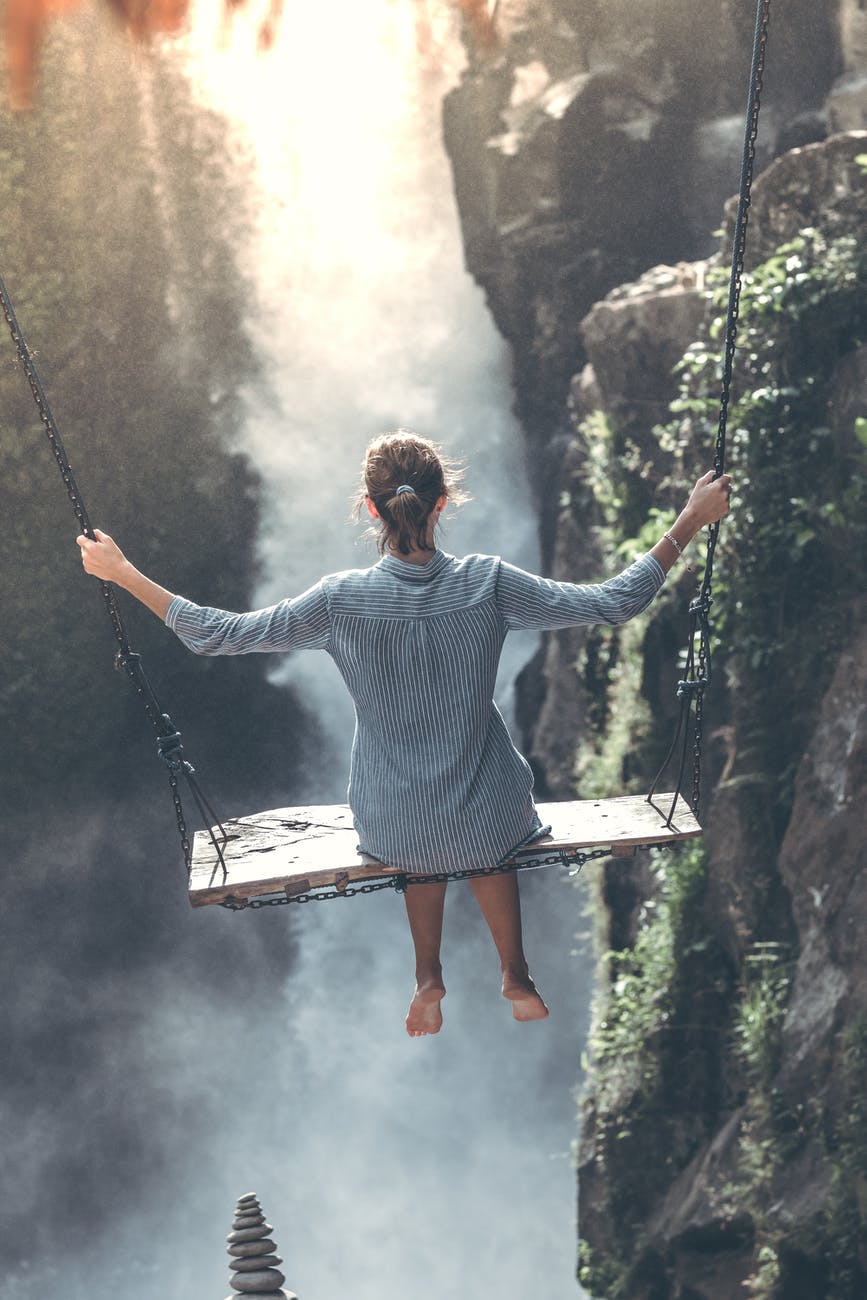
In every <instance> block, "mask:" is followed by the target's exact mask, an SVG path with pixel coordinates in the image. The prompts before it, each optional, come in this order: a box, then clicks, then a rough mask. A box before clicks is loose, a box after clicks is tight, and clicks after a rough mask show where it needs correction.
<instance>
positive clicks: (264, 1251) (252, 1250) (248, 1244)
mask: <svg viewBox="0 0 867 1300" xmlns="http://www.w3.org/2000/svg"><path fill="white" fill-rule="evenodd" d="M276 1249H277V1243H276V1241H270V1240H269V1239H268V1238H267V1237H265V1238H263V1240H262V1241H239V1242H238V1243H237V1245H235V1246H230V1247H229V1254H230V1255H235V1256H237V1257H238V1258H240V1259H248V1258H249V1257H250V1256H251V1255H273V1253H274V1251H275V1250H276Z"/></svg>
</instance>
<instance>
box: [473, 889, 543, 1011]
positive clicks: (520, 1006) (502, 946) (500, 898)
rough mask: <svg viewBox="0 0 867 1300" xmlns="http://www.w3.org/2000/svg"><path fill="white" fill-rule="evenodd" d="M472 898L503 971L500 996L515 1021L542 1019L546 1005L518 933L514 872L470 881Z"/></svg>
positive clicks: (518, 902) (519, 903)
mask: <svg viewBox="0 0 867 1300" xmlns="http://www.w3.org/2000/svg"><path fill="white" fill-rule="evenodd" d="M470 884H471V885H472V888H473V893H474V894H475V896H476V901H477V902H478V904H479V907H480V908H481V909H482V915H483V916H484V918H485V920H486V921H487V923H488V929H489V930H490V932H491V938H492V939H493V941H494V944H495V945H496V949H497V953H498V954H499V958H500V966H501V968H502V971H503V997H504V998H508V999H509V1001H510V1002H511V1004H512V1015H513V1016H514V1017H515V1019H516V1020H544V1019H545V1017H546V1016H547V1014H548V1008H547V1007H546V1006H545V1003H544V1002H543V1001H542V999H541V997H540V996H539V994H538V992H537V990H536V985H535V984H534V983H533V981H532V980H531V978H530V972H529V970H528V969H527V959H526V957H525V956H524V940H523V935H522V932H521V898H520V894H519V893H518V875H517V872H515V871H509V872H505V873H504V874H503V875H499V876H475V877H473V878H472V879H471V880H470Z"/></svg>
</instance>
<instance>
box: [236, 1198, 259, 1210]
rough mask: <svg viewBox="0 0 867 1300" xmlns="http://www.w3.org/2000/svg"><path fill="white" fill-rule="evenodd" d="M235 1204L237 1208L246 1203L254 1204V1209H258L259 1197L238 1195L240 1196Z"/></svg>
mask: <svg viewBox="0 0 867 1300" xmlns="http://www.w3.org/2000/svg"><path fill="white" fill-rule="evenodd" d="M236 1204H237V1206H238V1209H240V1208H241V1206H246V1205H255V1206H256V1209H257V1210H258V1208H259V1198H258V1196H240V1197H239V1198H238V1200H237V1202H236Z"/></svg>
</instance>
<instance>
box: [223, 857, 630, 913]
mask: <svg viewBox="0 0 867 1300" xmlns="http://www.w3.org/2000/svg"><path fill="white" fill-rule="evenodd" d="M642 847H644V846H642ZM610 856H611V849H610V848H607V849H591V850H590V852H589V853H584V852H582V851H581V850H579V849H562V850H559V851H558V852H557V853H549V854H547V855H545V856H540V857H533V858H531V859H530V860H529V861H527V862H518V861H516V860H514V859H512V860H511V861H509V862H501V863H498V864H497V866H494V867H474V868H469V869H468V870H465V871H454V872H446V871H438V872H436V873H434V874H431V875H424V876H411V875H406V874H405V873H402V872H397V873H395V874H394V875H389V876H387V877H385V878H384V879H382V880H372V881H365V883H364V884H363V885H349V886H347V887H346V888H345V889H338V888H337V886H336V885H333V886H331V887H330V888H329V889H319V890H316V891H311V892H308V893H305V894H285V893H281V894H267V895H264V896H262V897H259V898H240V897H238V896H237V895H234V894H230V895H229V896H228V897H227V898H224V899H221V900H220V904H219V906H220V907H225V908H227V909H228V910H229V911H230V912H243V911H245V910H246V909H247V908H249V909H251V910H252V911H256V909H257V908H260V907H284V906H285V905H286V904H287V903H327V902H330V901H331V900H332V899H335V898H354V897H355V895H356V894H376V893H379V891H380V890H382V889H394V890H396V891H397V893H399V894H402V893H405V892H406V889H407V887H408V886H410V885H439V884H448V883H449V882H450V881H452V880H476V879H479V878H480V877H484V876H501V875H506V874H508V873H509V872H512V871H520V870H522V869H523V870H529V869H531V868H535V867H571V868H573V870H572V871H571V873H570V874H571V875H575V876H577V875H578V874H579V872H580V871H581V868H582V867H583V866H585V865H586V863H588V862H591V861H592V860H593V859H594V858H608V857H610Z"/></svg>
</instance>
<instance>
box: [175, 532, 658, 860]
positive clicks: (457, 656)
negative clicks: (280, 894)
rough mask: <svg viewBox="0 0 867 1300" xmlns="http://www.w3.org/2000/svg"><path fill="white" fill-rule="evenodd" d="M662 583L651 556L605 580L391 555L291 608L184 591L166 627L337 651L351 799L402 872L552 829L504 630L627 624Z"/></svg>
mask: <svg viewBox="0 0 867 1300" xmlns="http://www.w3.org/2000/svg"><path fill="white" fill-rule="evenodd" d="M664 579H665V573H664V571H663V569H662V566H661V565H660V564H659V563H658V562H657V561H656V560H655V559H654V558H653V556H651V555H645V556H642V558H641V559H639V560H637V561H636V562H635V563H634V564H632V565H630V567H629V568H627V569H625V570H624V571H623V573H621V574H619V575H618V576H617V577H616V578H611V579H609V580H608V581H607V582H602V583H598V584H592V585H579V584H575V583H566V582H554V581H552V580H551V579H550V578H539V577H535V576H534V575H533V574H530V573H525V572H524V571H523V570H522V569H518V568H515V567H514V566H513V565H511V564H507V563H506V562H505V561H504V560H501V559H499V558H498V557H496V556H490V555H467V556H465V557H463V558H462V559H458V558H456V557H455V556H452V555H448V554H446V553H445V552H444V551H439V550H438V551H435V552H434V554H433V557H432V558H431V559H430V560H428V561H427V563H425V564H410V563H408V562H407V561H404V560H400V559H397V558H396V557H395V556H392V555H387V556H385V557H384V558H383V559H381V560H380V561H379V562H378V563H377V564H374V565H373V566H372V567H370V568H367V569H350V570H348V571H346V572H344V573H334V574H330V575H329V576H327V577H324V578H322V579H321V580H320V581H319V582H317V583H316V585H315V586H313V587H311V588H310V589H309V590H308V591H305V592H304V593H303V595H301V596H297V597H296V598H295V599H294V600H283V601H280V602H279V603H278V604H276V605H271V606H270V607H269V608H267V609H260V610H256V611H253V612H251V613H247V614H231V613H227V612H226V611H225V610H219V609H209V608H206V607H203V606H200V605H195V604H193V603H192V602H191V601H188V600H184V599H183V598H182V597H180V596H176V597H175V598H174V599H173V600H172V602H171V604H170V605H169V608H168V611H167V613H166V623H167V625H168V626H169V627H170V628H171V629H172V630H173V631H174V632H175V633H177V635H178V636H179V637H180V639H181V640H182V641H183V642H184V644H185V645H186V646H188V647H189V649H190V650H193V651H194V652H195V653H196V654H203V655H226V654H247V653H250V652H254V651H284V650H292V649H299V648H308V649H319V650H326V651H327V652H328V653H329V654H330V655H331V657H332V658H333V659H334V662H335V663H336V665H337V668H338V670H339V671H340V674H341V676H342V677H343V680H344V682H345V683H346V686H347V688H348V690H349V693H350V695H351V696H352V699H353V701H354V704H355V737H354V739H353V743H352V760H351V765H350V777H349V792H348V802H349V805H350V807H351V809H352V813H353V817H354V820H355V827H356V830H357V831H358V836H359V840H360V850H361V851H362V852H363V853H366V854H368V855H370V856H371V857H374V858H377V859H379V860H380V861H382V862H386V863H388V864H389V865H390V866H392V867H396V868H398V869H400V870H403V871H408V872H418V873H435V872H442V871H445V872H455V871H461V870H465V869H467V868H469V867H480V866H482V867H484V866H492V865H494V864H495V863H497V862H500V861H502V860H503V859H504V858H506V857H508V856H509V854H510V852H512V851H513V850H514V849H515V848H517V847H518V846H519V845H521V844H523V843H526V842H527V841H528V840H531V839H533V838H534V837H535V836H536V835H538V834H539V833H540V832H541V831H542V827H541V823H540V821H539V816H538V814H537V812H536V808H535V805H534V803H533V795H532V788H533V776H532V773H531V771H530V766H529V764H528V763H527V761H526V759H525V758H523V756H522V755H521V754H520V753H519V752H518V750H517V749H516V748H515V746H514V744H513V743H512V740H511V738H510V736H509V732H508V729H507V728H506V724H505V722H504V721H503V718H502V716H501V714H500V712H499V710H498V709H497V707H496V705H495V704H494V701H493V695H494V683H495V679H496V675H497V666H498V663H499V659H500V653H501V650H502V647H503V642H504V640H505V637H506V634H507V632H509V631H511V630H512V629H518V628H521V629H536V630H546V629H547V630H551V629H554V628H564V627H575V626H578V625H580V624H593V623H608V624H617V623H625V622H626V621H627V620H628V619H630V618H633V617H634V616H635V615H636V614H640V613H641V611H642V610H643V609H645V608H646V607H647V605H649V604H650V602H651V600H652V599H653V597H654V596H655V595H656V593H657V592H658V591H659V589H660V587H661V586H662V583H663V581H664Z"/></svg>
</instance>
